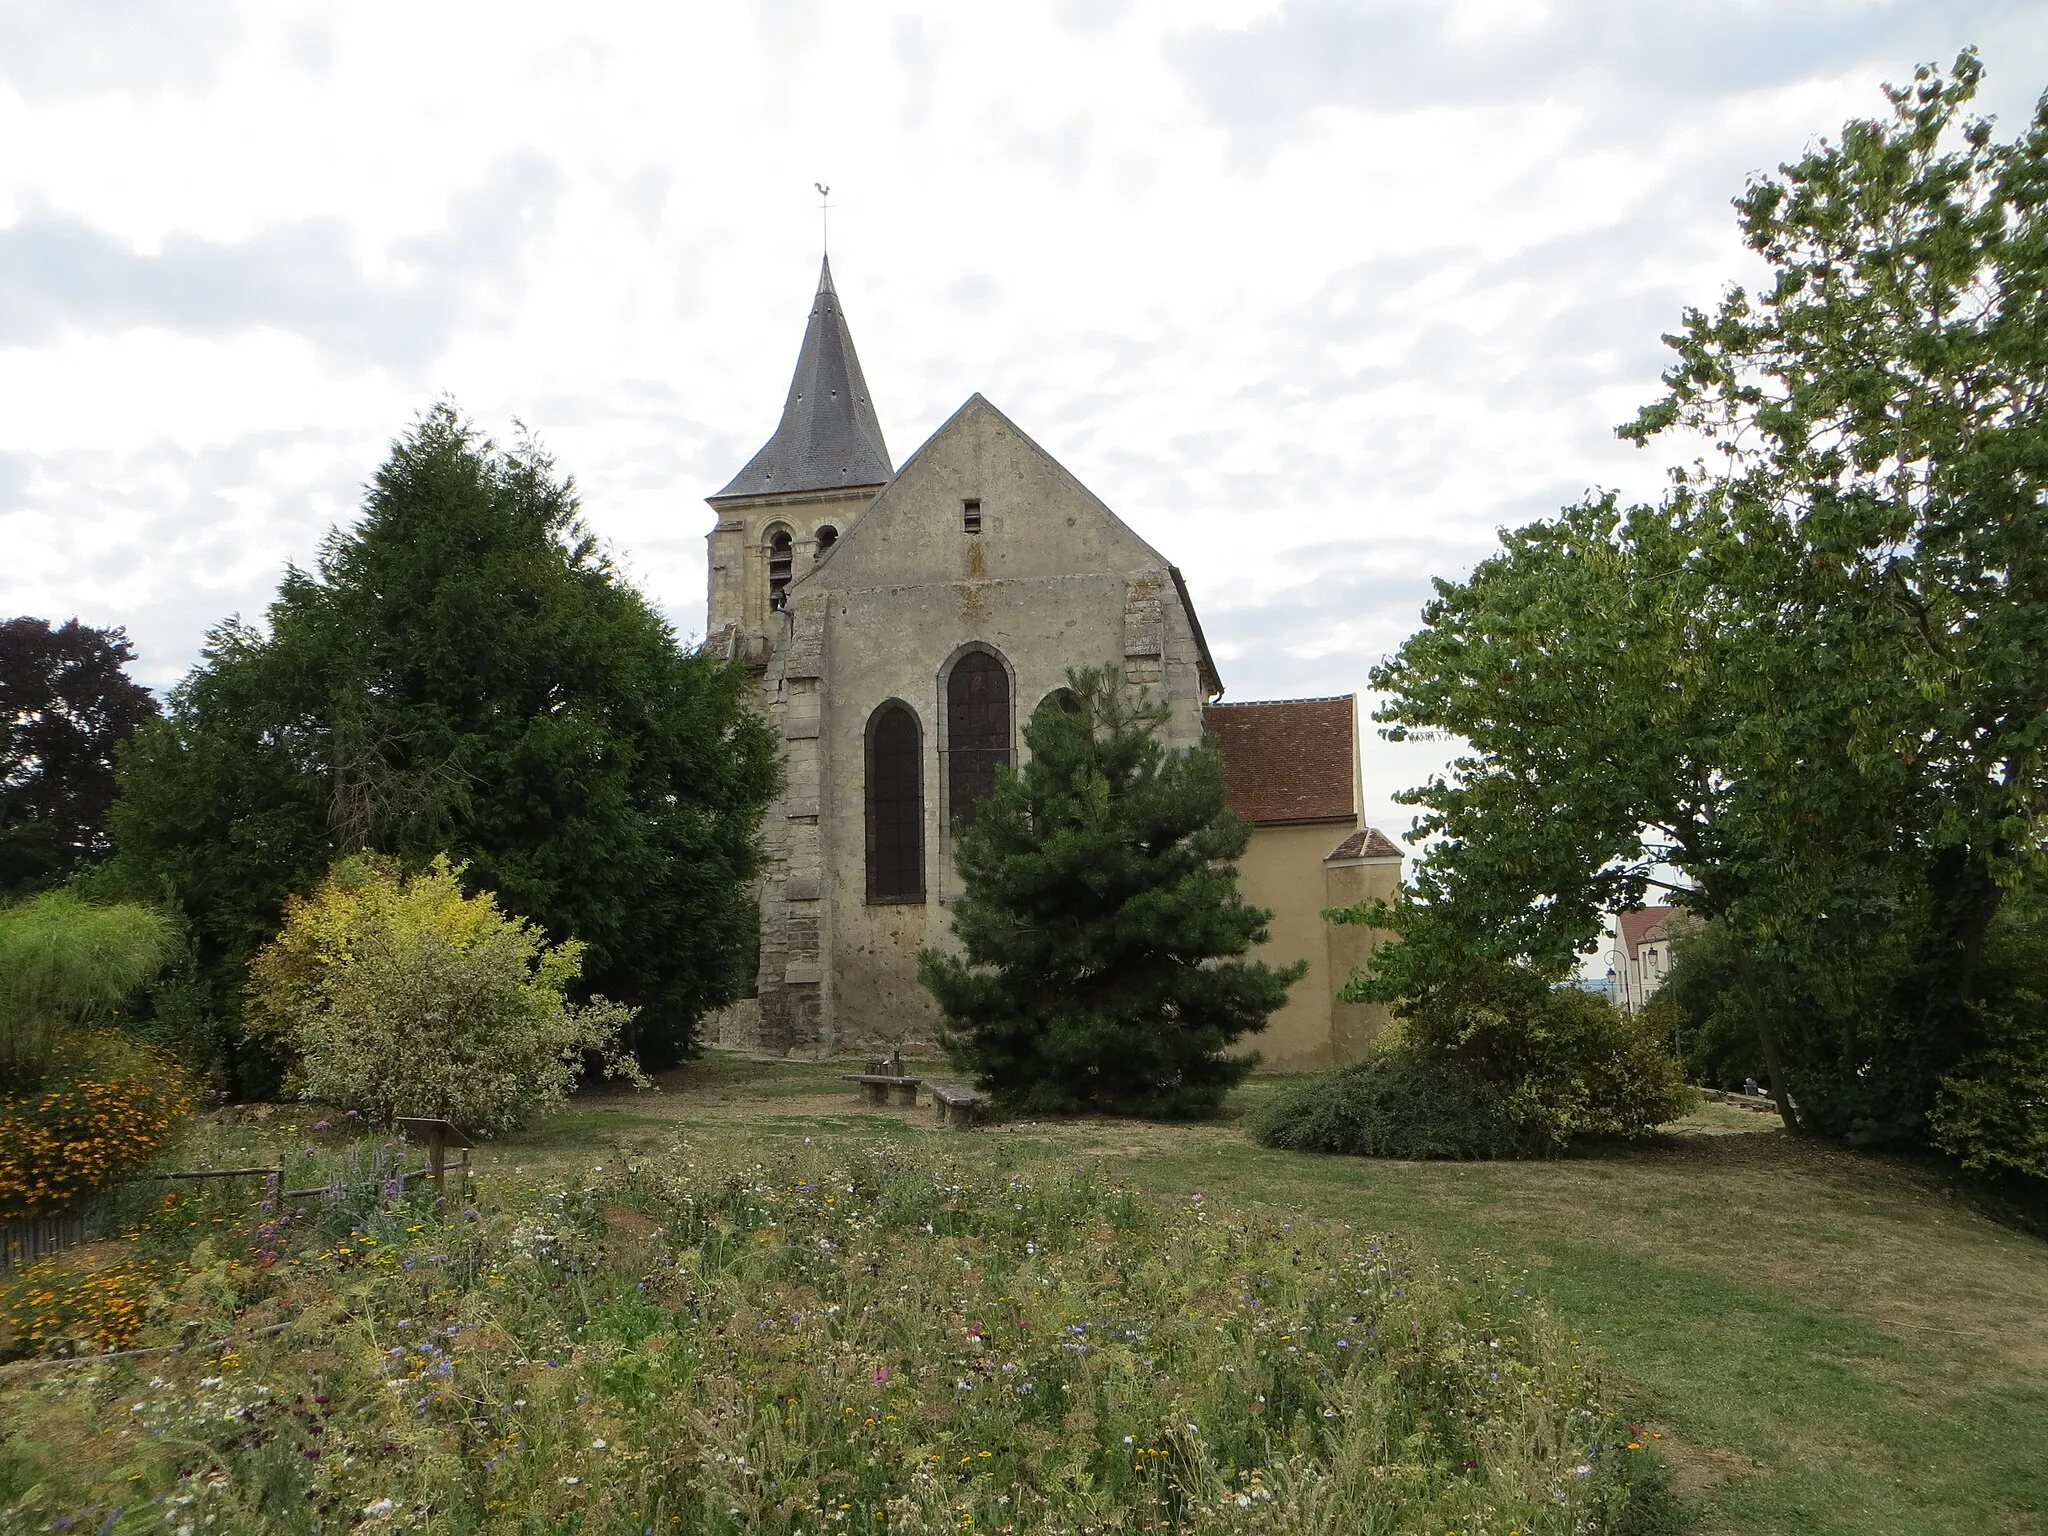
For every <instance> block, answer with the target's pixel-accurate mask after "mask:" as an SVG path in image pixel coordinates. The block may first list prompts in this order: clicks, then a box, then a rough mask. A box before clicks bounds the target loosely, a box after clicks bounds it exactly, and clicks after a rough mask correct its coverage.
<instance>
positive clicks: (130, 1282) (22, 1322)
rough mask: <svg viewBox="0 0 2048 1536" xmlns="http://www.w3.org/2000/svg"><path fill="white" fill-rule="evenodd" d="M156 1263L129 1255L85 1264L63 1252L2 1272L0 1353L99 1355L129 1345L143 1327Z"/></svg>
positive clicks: (154, 1277)
mask: <svg viewBox="0 0 2048 1536" xmlns="http://www.w3.org/2000/svg"><path fill="white" fill-rule="evenodd" d="M155 1279H156V1273H155V1266H154V1265H153V1264H152V1263H151V1262H150V1261H149V1260H147V1259H143V1258H139V1257H128V1258H124V1259H122V1260H120V1261H118V1262H115V1263H112V1264H107V1265H104V1266H97V1267H96V1266H93V1265H91V1264H85V1265H81V1264H79V1263H78V1261H77V1260H76V1258H75V1257H74V1256H72V1255H68V1254H60V1255H58V1256H57V1257H55V1258H49V1259H44V1260H42V1261H41V1262H39V1263H36V1264H31V1265H29V1266H28V1267H27V1268H26V1269H24V1270H22V1271H21V1272H20V1273H19V1274H15V1275H7V1276H0V1280H4V1281H5V1282H6V1283H5V1284H4V1285H0V1327H4V1328H5V1329H6V1333H7V1337H6V1339H5V1340H0V1354H13V1353H19V1354H58V1353H70V1354H98V1353H101V1352H104V1351H106V1350H112V1349H127V1348H128V1347H129V1346H131V1345H132V1344H134V1342H135V1340H136V1338H137V1337H138V1336H139V1335H140V1334H141V1332H142V1325H143V1322H144V1320H145V1319H146V1317H147V1316H148V1312H149V1304H150V1297H151V1295H152V1293H153V1292H154V1290H155V1288H156V1287H155Z"/></svg>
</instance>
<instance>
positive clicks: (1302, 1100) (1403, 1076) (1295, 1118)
mask: <svg viewBox="0 0 2048 1536" xmlns="http://www.w3.org/2000/svg"><path fill="white" fill-rule="evenodd" d="M1248 1128H1249V1130H1250V1132H1251V1135H1252V1138H1253V1139H1254V1140H1255V1141H1257V1142H1259V1143H1260V1144H1261V1145H1263V1146H1268V1147H1277V1148H1279V1149H1280V1150H1282V1151H1286V1152H1335V1153H1341V1154H1344V1155H1347V1156H1351V1157H1399V1158H1408V1159H1411V1160H1412V1159H1425V1158H1427V1159H1436V1158H1445V1159H1451V1160H1456V1161H1463V1160H1466V1159H1471V1158H1494V1157H1526V1156H1532V1155H1536V1154H1539V1153H1541V1152H1543V1151H1545V1150H1548V1149H1546V1148H1545V1147H1543V1146H1541V1145H1540V1144H1538V1143H1536V1142H1533V1141H1531V1140H1530V1139H1529V1137H1528V1136H1527V1135H1526V1134H1525V1132H1524V1130H1523V1128H1522V1127H1521V1126H1519V1125H1517V1124H1516V1122H1515V1118H1514V1116H1513V1113H1512V1111H1511V1109H1510V1107H1509V1103H1508V1094H1507V1093H1506V1092H1505V1091H1504V1090H1503V1089H1501V1088H1500V1087H1499V1086H1498V1085H1496V1084H1493V1083H1489V1082H1488V1081H1486V1079H1484V1078H1482V1077H1480V1076H1479V1075H1478V1074H1477V1073H1475V1072H1472V1071H1470V1070H1469V1069H1467V1068H1465V1067H1463V1066H1460V1065H1459V1064H1458V1063H1457V1062H1455V1061H1452V1060H1449V1059H1447V1058H1445V1057H1442V1056H1438V1055H1433V1054H1430V1053H1427V1052H1424V1051H1419V1050H1416V1049H1414V1048H1412V1047H1402V1046H1399V1045H1388V1046H1385V1047H1382V1048H1380V1049H1378V1050H1375V1051H1374V1052H1373V1053H1372V1054H1371V1055H1369V1056H1367V1057H1366V1058H1365V1059H1364V1060H1363V1061H1358V1062H1354V1063H1353V1064H1352V1065H1350V1066H1348V1067H1346V1068H1344V1069H1343V1070H1342V1071H1340V1072H1332V1073H1330V1074H1328V1075H1327V1076H1322V1077H1313V1078H1309V1079H1308V1080H1306V1081H1304V1082H1300V1083H1294V1084H1290V1085H1289V1086H1288V1087H1287V1088H1286V1089H1285V1090H1283V1091H1282V1092H1281V1093H1280V1094H1278V1095H1277V1096H1275V1097H1274V1098H1272V1099H1269V1100H1267V1101H1266V1102H1265V1103H1264V1104H1261V1105H1260V1106H1259V1107H1258V1109H1257V1110H1255V1111H1254V1112H1253V1113H1252V1115H1251V1117H1250V1122H1249V1127H1248Z"/></svg>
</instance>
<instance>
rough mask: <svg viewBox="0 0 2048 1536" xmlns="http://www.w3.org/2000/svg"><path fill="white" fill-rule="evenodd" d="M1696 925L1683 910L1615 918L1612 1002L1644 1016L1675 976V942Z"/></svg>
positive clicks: (1651, 909)
mask: <svg viewBox="0 0 2048 1536" xmlns="http://www.w3.org/2000/svg"><path fill="white" fill-rule="evenodd" d="M1691 921H1693V919H1692V916H1691V914H1689V913H1687V912H1686V911H1684V910H1683V909H1682V908H1679V907H1644V908H1643V909H1642V910H1641V911H1639V912H1617V913H1615V914H1614V934H1615V943H1614V950H1613V952H1612V953H1611V954H1609V955H1608V957H1607V967H1608V969H1607V976H1608V981H1609V983H1610V986H1609V988H1608V1000H1609V1001H1610V1002H1612V1003H1613V1004H1614V1005H1615V1006H1616V1007H1617V1008H1626V1009H1627V1010H1628V1011H1629V1012H1630V1013H1641V1012H1642V1011H1643V1005H1644V1004H1645V1003H1647V1002H1648V1001H1649V1000H1650V999H1651V998H1653V997H1655V996H1656V995H1657V989H1658V988H1659V987H1661V986H1662V985H1664V978H1665V977H1666V976H1667V975H1669V974H1670V972H1671V940H1672V938H1673V937H1674V936H1675V935H1676V934H1678V933H1679V932H1681V931H1683V929H1684V927H1685V925H1686V924H1687V923H1689V922H1691Z"/></svg>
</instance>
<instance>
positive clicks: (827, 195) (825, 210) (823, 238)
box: [811, 181, 832, 256]
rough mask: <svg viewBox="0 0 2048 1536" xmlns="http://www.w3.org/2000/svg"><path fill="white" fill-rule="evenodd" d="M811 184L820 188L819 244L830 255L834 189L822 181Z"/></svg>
mask: <svg viewBox="0 0 2048 1536" xmlns="http://www.w3.org/2000/svg"><path fill="white" fill-rule="evenodd" d="M811 185H812V186H814V187H816V188H817V189H818V244H819V245H821V246H823V247H824V249H825V254H826V255H827V256H830V255H831V254H832V189H831V188H830V187H828V186H826V185H825V183H823V182H822V181H814V182H812V183H811Z"/></svg>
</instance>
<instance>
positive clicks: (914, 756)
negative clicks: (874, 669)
mask: <svg viewBox="0 0 2048 1536" xmlns="http://www.w3.org/2000/svg"><path fill="white" fill-rule="evenodd" d="M920 734H921V733H920V732H919V731H918V728H917V716H916V715H913V714H912V713H911V712H910V708H909V706H908V705H905V704H901V703H898V702H897V701H896V700H894V699H891V700H890V701H889V702H888V703H886V704H884V705H883V706H882V707H881V708H880V709H878V710H876V711H875V712H874V713H873V714H872V715H870V716H869V717H868V753H867V756H868V763H867V769H868V772H867V802H868V900H869V901H923V900H924V762H923V757H924V754H923V751H922V749H921V745H920V741H919V737H920Z"/></svg>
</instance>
